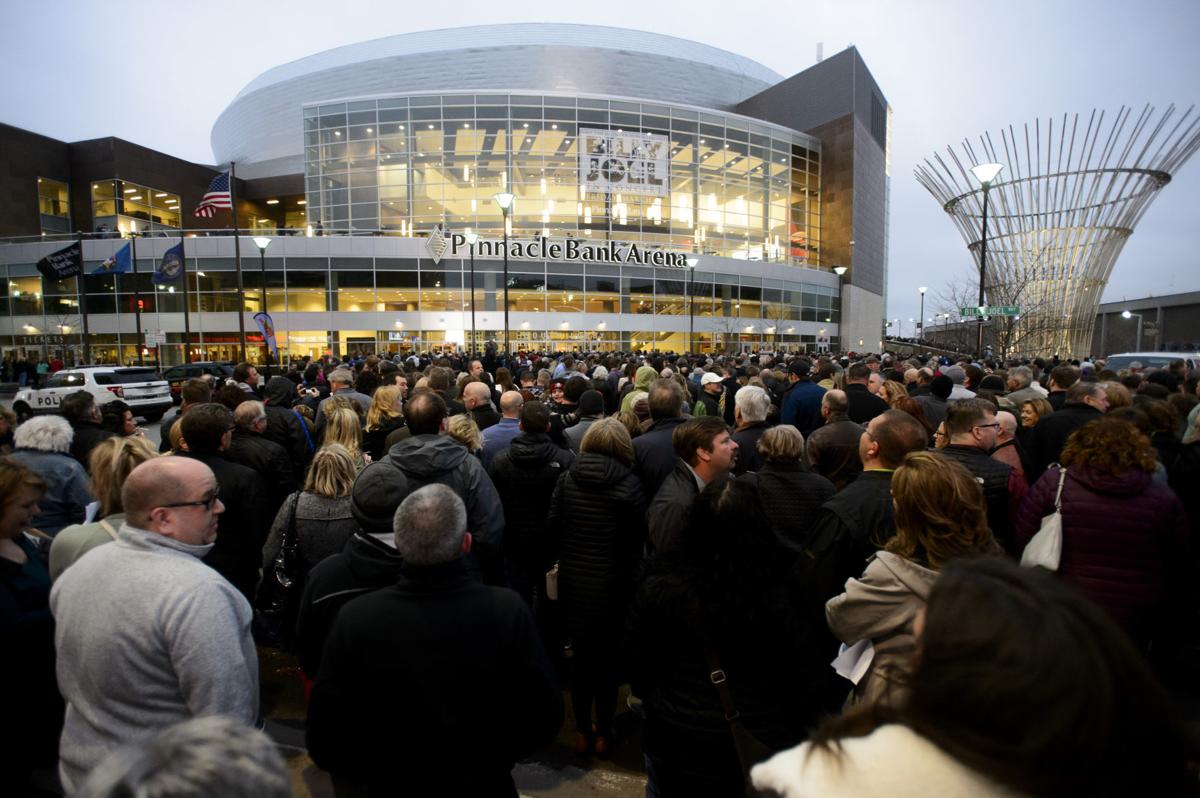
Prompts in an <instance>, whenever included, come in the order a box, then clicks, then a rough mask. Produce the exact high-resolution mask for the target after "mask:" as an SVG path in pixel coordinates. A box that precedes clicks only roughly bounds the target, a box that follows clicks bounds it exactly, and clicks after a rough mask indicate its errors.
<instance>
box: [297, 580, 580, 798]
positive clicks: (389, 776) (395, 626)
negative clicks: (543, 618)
mask: <svg viewBox="0 0 1200 798" xmlns="http://www.w3.org/2000/svg"><path fill="white" fill-rule="evenodd" d="M561 723H562V694H561V693H560V692H559V689H558V686H557V684H556V683H555V678H554V670H553V668H552V666H551V664H550V661H549V658H548V657H547V656H546V652H545V650H544V649H543V647H542V643H541V640H540V639H539V638H538V633H537V629H536V628H535V626H534V620H533V616H532V615H531V614H530V612H529V610H528V609H527V608H526V607H525V605H524V603H523V602H522V601H521V599H520V597H519V596H518V595H517V594H516V593H514V592H513V591H511V590H508V589H505V588H495V587H485V586H484V585H481V584H479V583H478V581H476V580H475V579H474V578H473V577H472V576H471V575H470V572H469V568H468V566H467V563H466V562H465V561H464V559H463V558H461V557H460V558H458V559H456V560H451V561H450V562H448V563H442V564H440V565H434V566H430V567H426V568H409V567H404V568H403V569H402V571H401V575H400V581H399V583H398V584H395V585H393V586H391V587H387V588H384V589H382V590H377V591H375V592H372V593H369V594H367V595H365V596H361V597H359V598H356V599H354V600H353V601H351V602H350V603H349V604H347V605H346V606H344V607H342V609H341V611H340V612H339V613H338V616H337V619H336V620H335V621H334V624H333V629H332V631H331V632H330V635H329V641H328V643H327V644H326V646H325V651H324V654H323V656H322V658H321V668H320V671H319V672H318V675H317V680H316V684H315V685H314V687H313V692H312V700H311V702H310V703H309V707H308V734H307V742H308V751H309V754H310V755H311V756H312V758H313V761H314V762H315V763H316V764H317V765H318V766H319V767H321V768H323V769H325V770H328V771H330V772H331V773H333V774H334V775H336V776H339V777H342V778H344V779H347V780H349V781H351V782H357V783H358V784H359V785H360V786H361V787H362V788H364V789H365V793H366V795H368V796H393V795H401V794H403V795H445V796H460V795H461V796H468V795H470V796H476V795H478V796H502V795H507V796H513V798H515V796H516V794H517V793H516V789H515V788H514V786H513V782H512V776H511V775H510V771H511V770H512V767H513V765H515V764H516V763H517V762H518V761H520V760H521V759H524V758H525V757H527V756H529V755H530V754H532V753H533V752H534V751H536V750H537V749H538V748H540V747H541V746H542V745H544V744H546V743H548V742H549V741H550V740H552V739H554V735H555V733H556V732H557V731H558V729H559V725H560V724H561ZM488 730H492V733H489V732H488ZM480 734H484V735H485V736H486V737H487V740H486V744H474V745H471V750H470V755H469V756H468V757H466V758H465V759H464V751H463V742H464V741H466V740H477V741H478V739H479V735H480Z"/></svg>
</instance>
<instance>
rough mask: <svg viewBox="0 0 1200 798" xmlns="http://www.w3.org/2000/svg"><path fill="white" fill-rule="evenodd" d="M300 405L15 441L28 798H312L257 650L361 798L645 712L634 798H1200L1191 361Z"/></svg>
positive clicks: (2, 478)
mask: <svg viewBox="0 0 1200 798" xmlns="http://www.w3.org/2000/svg"><path fill="white" fill-rule="evenodd" d="M278 372H279V373H276V374H275V375H271V376H268V375H265V374H260V373H259V371H258V369H257V368H256V367H255V366H254V365H252V364H250V363H241V364H238V365H237V366H236V367H235V368H234V370H233V376H232V378H230V379H229V380H227V381H224V382H221V381H215V380H213V379H212V378H211V377H208V378H202V379H193V380H190V381H188V382H186V383H185V384H184V385H183V386H182V389H181V403H180V405H179V407H178V409H177V411H175V412H172V413H171V414H169V415H168V416H167V417H166V418H164V419H163V420H162V422H161V427H160V433H161V436H160V439H161V445H160V446H159V447H158V449H157V450H156V449H155V447H154V446H153V445H152V444H151V443H149V442H148V439H147V437H146V436H145V435H144V434H143V432H144V431H143V430H142V429H141V428H139V427H138V426H137V422H136V419H135V418H134V417H133V414H132V412H131V411H130V410H129V408H128V407H127V406H125V405H124V404H123V403H122V402H120V401H119V400H118V401H113V402H108V403H106V404H103V405H97V404H96V401H95V398H94V397H93V396H92V395H91V394H88V393H86V392H79V393H77V394H74V395H71V396H68V397H66V398H64V399H63V401H62V403H61V406H60V408H59V411H58V413H57V414H55V415H41V416H35V417H34V418H32V419H30V420H28V421H25V422H24V423H22V424H20V425H17V423H16V419H15V418H12V417H11V414H7V413H5V414H3V417H2V418H0V432H5V433H6V434H4V435H0V501H2V506H0V624H2V625H3V637H4V640H5V643H6V651H7V652H8V656H6V657H4V658H2V659H0V661H3V662H4V665H3V671H2V673H0V684H3V685H5V687H6V688H7V692H8V698H9V705H10V707H11V710H10V713H9V715H8V717H9V724H8V725H9V731H10V732H15V734H14V735H13V737H12V739H11V741H10V743H9V744H7V745H5V746H3V747H0V751H3V753H0V758H2V759H3V762H2V764H0V774H3V775H0V779H3V781H4V783H5V785H6V788H5V790H4V792H5V794H12V795H21V794H26V793H28V794H54V793H55V792H56V791H61V792H62V793H64V794H67V795H86V796H118V795H140V794H156V795H171V794H184V793H183V792H171V791H170V787H169V786H167V787H164V786H163V785H164V784H166V785H170V784H171V783H175V784H178V785H180V787H179V789H180V790H181V791H182V790H184V789H187V790H190V791H189V792H186V794H188V795H223V796H224V795H286V794H288V787H287V774H286V770H285V769H284V767H283V763H282V759H281V758H280V756H279V754H278V753H277V752H276V751H274V750H273V748H272V746H271V745H270V744H269V741H267V740H266V738H265V737H264V735H263V733H262V732H261V731H256V729H261V727H262V717H261V708H260V703H259V689H260V676H259V664H258V663H259V660H258V656H259V649H260V648H261V647H263V646H271V647H276V648H280V649H282V650H283V651H285V652H287V653H288V654H290V655H293V656H295V657H296V659H297V661H298V662H299V666H300V670H301V672H302V674H303V680H304V689H305V698H306V701H307V711H308V717H307V724H306V730H305V733H306V738H307V750H308V754H309V755H310V756H311V758H312V760H313V762H314V763H315V764H316V765H317V766H318V767H320V768H322V769H324V770H325V771H327V772H328V773H329V774H330V776H331V778H332V780H333V783H334V785H335V788H336V790H337V792H338V793H339V794H345V795H360V794H365V795H396V794H411V795H464V796H468V795H469V796H491V795H507V796H513V795H515V794H516V791H515V787H514V783H513V779H512V776H511V771H512V769H513V767H514V765H515V764H516V763H517V762H519V761H521V760H522V759H525V758H527V757H529V756H530V755H532V754H534V753H535V752H537V751H538V750H539V749H541V748H543V747H544V746H545V745H547V744H548V743H549V742H550V741H551V740H553V739H554V738H555V736H556V735H557V734H559V732H560V729H561V727H562V724H563V721H564V717H570V718H573V727H574V728H573V731H572V732H571V734H572V736H571V737H570V745H571V746H572V747H573V751H574V754H576V755H578V756H579V757H580V758H581V759H586V758H590V757H609V756H611V755H612V752H613V751H614V749H616V748H618V747H620V746H623V745H630V744H631V743H630V741H629V740H627V739H625V740H623V739H620V738H619V737H618V736H617V734H616V730H615V729H614V719H615V718H616V716H617V714H618V712H619V711H620V710H621V707H619V703H620V702H619V700H618V699H619V697H620V696H621V695H623V694H625V693H624V692H623V690H624V686H625V685H628V693H627V695H628V699H627V701H625V702H623V703H622V704H621V706H626V705H627V706H628V709H629V710H630V711H632V712H633V713H634V714H635V715H636V716H638V718H639V721H638V722H639V723H640V724H641V725H642V731H643V733H642V743H641V749H642V750H641V751H640V752H639V754H640V755H641V757H642V758H643V759H644V763H645V769H646V779H647V784H646V794H647V795H648V796H661V797H662V798H670V797H671V796H695V795H705V796H725V795H729V796H734V795H745V794H747V792H748V791H757V792H758V794H762V795H772V794H773V795H780V796H810V795H822V796H838V795H847V796H849V795H854V796H872V795H881V796H882V795H914V796H915V795H934V794H944V795H972V796H977V795H996V796H1009V795H1030V796H1050V795H1055V796H1058V795H1064V794H1089V795H1114V796H1115V795H1134V794H1144V795H1188V794H1193V793H1195V792H1196V788H1197V784H1198V783H1200V782H1198V780H1197V779H1198V773H1200V771H1198V770H1197V764H1200V759H1198V753H1200V749H1198V748H1197V745H1196V743H1197V739H1196V736H1195V729H1194V728H1193V726H1192V725H1190V721H1194V720H1195V719H1194V718H1187V717H1185V716H1184V715H1183V714H1181V713H1180V710H1179V708H1178V706H1177V703H1176V702H1175V701H1173V699H1172V698H1169V696H1171V695H1172V694H1176V695H1177V694H1179V693H1180V692H1182V693H1187V694H1192V693H1194V692H1195V683H1196V681H1195V677H1196V676H1197V672H1196V668H1197V665H1198V664H1200V661H1198V660H1197V654H1198V653H1200V635H1198V632H1200V626H1198V625H1197V610H1198V609H1200V604H1198V602H1197V595H1196V591H1195V590H1194V587H1193V586H1194V584H1195V580H1194V578H1193V574H1194V573H1195V567H1196V562H1195V556H1196V555H1195V549H1194V545H1195V541H1196V540H1197V539H1198V538H1197V534H1200V389H1198V382H1200V374H1197V373H1194V372H1193V373H1189V372H1188V370H1187V368H1186V364H1185V363H1184V362H1183V361H1179V362H1178V363H1175V364H1172V365H1171V366H1170V367H1168V368H1164V369H1158V370H1135V371H1122V372H1119V373H1118V372H1114V371H1110V370H1107V369H1106V368H1105V364H1104V363H1103V362H1102V361H1095V362H1092V361H1085V362H1083V363H1077V362H1075V363H1068V362H1059V361H1057V360H1049V361H1043V360H1040V359H1039V360H1033V361H1012V362H996V361H983V362H975V361H973V360H971V358H970V357H968V356H963V357H962V358H960V359H959V361H958V362H951V361H950V360H949V359H948V358H940V359H939V358H920V357H913V358H911V359H907V360H904V359H900V358H898V357H894V356H891V355H887V354H884V355H881V356H876V355H852V354H848V355H845V356H840V357H837V356H821V357H818V358H809V357H807V356H803V355H776V354H774V353H768V352H760V353H757V354H743V355H732V356H707V355H687V354H685V355H675V354H664V353H607V352H606V353H579V352H574V353H569V354H563V353H519V354H517V355H513V356H505V355H503V354H498V353H496V352H495V351H488V352H487V353H485V354H483V355H481V356H478V357H471V356H463V355H461V354H454V353H451V354H447V355H432V354H426V355H421V354H412V355H410V356H407V357H402V356H395V357H393V358H387V357H378V356H369V357H364V358H358V359H353V360H352V359H349V358H346V359H341V360H339V359H336V358H332V357H327V358H323V359H320V360H309V359H305V360H301V361H296V362H293V363H291V364H289V365H287V366H286V367H284V368H282V369H279V370H278ZM1049 519H1053V522H1054V523H1057V524H1061V553H1060V556H1059V557H1058V559H1057V567H1056V568H1053V569H1050V570H1048V569H1046V568H1043V567H1037V568H1033V567H1021V566H1020V565H1019V564H1018V563H1019V562H1020V560H1021V558H1022V554H1023V552H1025V550H1026V548H1027V547H1028V546H1029V545H1030V541H1031V540H1034V539H1035V537H1036V536H1038V535H1039V533H1040V532H1041V530H1043V528H1046V527H1047V526H1048V524H1049ZM564 694H565V696H566V697H567V699H568V701H567V702H566V703H565V702H564ZM567 708H569V709H570V715H569V716H567V715H566V713H565V710H566V709H567ZM482 730H488V731H489V732H491V733H485V735H484V736H483V737H482V738H481V737H480V735H479V732H480V731H482ZM493 730H494V731H493ZM235 740H236V741H238V742H237V745H236V749H235V748H233V747H231V746H232V745H233V743H232V742H231V741H235ZM464 749H469V750H464ZM206 757H208V758H209V760H208V762H209V764H208V768H207V770H206V767H205V758H206ZM235 759H236V760H238V762H237V763H236V764H235V763H234V761H233V760H235ZM48 773H49V774H55V776H56V778H49V779H47V774H48ZM206 773H207V775H206ZM235 774H240V775H236V776H235ZM172 780H174V782H172ZM143 788H144V789H149V790H151V792H140V791H139V790H141V789H143ZM155 790H158V791H157V792H156V791H155ZM39 791H40V792H39Z"/></svg>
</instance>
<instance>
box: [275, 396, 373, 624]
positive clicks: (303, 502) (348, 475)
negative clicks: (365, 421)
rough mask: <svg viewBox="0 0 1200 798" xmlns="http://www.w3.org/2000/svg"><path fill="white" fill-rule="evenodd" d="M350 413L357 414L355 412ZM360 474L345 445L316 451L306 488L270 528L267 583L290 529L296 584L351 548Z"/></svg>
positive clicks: (289, 501) (294, 496)
mask: <svg viewBox="0 0 1200 798" xmlns="http://www.w3.org/2000/svg"><path fill="white" fill-rule="evenodd" d="M336 412H341V409H339V410H338V411H336ZM347 412H349V413H350V414H351V415H353V414H354V411H352V410H347ZM330 420H332V418H331V419H330ZM357 475H358V467H357V465H356V462H355V457H354V456H353V455H352V454H351V453H350V450H349V449H347V448H346V447H345V446H343V445H341V444H340V443H327V444H326V445H325V446H322V447H321V448H320V449H319V450H317V453H316V454H315V455H313V459H312V463H311V464H310V465H309V467H308V474H307V476H305V478H304V488H303V489H302V490H300V491H297V492H296V493H293V494H292V495H290V496H288V497H287V499H286V500H284V502H283V506H282V507H280V508H279V512H278V513H277V514H276V516H275V521H274V523H272V524H271V532H270V534H269V535H268V536H267V542H266V544H265V545H264V546H263V551H262V554H263V559H262V563H263V566H262V567H263V579H264V580H267V579H273V578H274V570H275V557H276V556H277V555H278V554H279V549H280V547H281V546H282V545H283V537H284V534H285V532H286V531H287V530H288V529H289V528H290V529H293V530H294V533H293V534H294V535H295V539H296V544H297V551H298V552H299V557H298V558H297V559H298V560H299V563H298V565H299V570H298V571H297V572H295V573H293V572H291V571H290V570H289V572H288V576H290V577H291V578H293V579H301V580H303V579H304V577H305V576H306V575H307V573H308V571H309V569H311V568H312V567H313V566H314V565H316V564H317V563H319V562H320V561H321V560H323V559H325V558H326V557H328V556H330V555H332V554H338V553H340V552H341V551H342V549H344V548H346V541H348V540H349V539H350V537H351V536H352V535H354V533H355V531H357V530H358V521H356V520H355V519H354V515H353V513H352V512H351V502H350V490H351V488H353V487H354V478H355V477H356V476H357ZM298 592H299V591H297V593H298ZM294 620H295V619H294V618H291V619H285V620H284V621H283V623H282V624H281V628H282V629H284V630H286V631H288V632H290V630H292V629H293V628H295V623H294Z"/></svg>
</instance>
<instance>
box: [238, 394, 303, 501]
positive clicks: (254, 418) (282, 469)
mask: <svg viewBox="0 0 1200 798" xmlns="http://www.w3.org/2000/svg"><path fill="white" fill-rule="evenodd" d="M233 424H234V427H235V429H234V431H233V435H232V436H231V437H230V440H229V445H228V446H227V447H225V459H227V460H229V461H231V462H234V463H237V464H239V465H244V466H246V468H249V469H251V470H252V471H254V472H256V473H257V474H258V475H259V476H261V477H262V479H263V484H264V485H265V486H266V489H267V505H266V507H265V508H264V510H263V513H264V516H265V517H266V518H269V519H271V520H272V521H273V520H274V519H275V514H276V513H278V512H279V508H280V507H282V506H283V500H284V499H286V498H287V497H288V495H289V494H291V493H292V491H294V490H296V488H298V487H299V485H298V484H297V483H296V472H295V471H294V470H293V469H292V461H291V458H290V457H288V453H287V450H285V449H284V448H283V447H282V446H280V445H279V444H278V443H275V442H274V441H270V440H267V438H266V437H265V436H264V435H263V433H264V432H265V431H266V429H267V412H266V409H265V408H264V407H263V403H262V402H259V401H253V402H242V403H241V404H240V405H238V406H237V409H236V410H234V411H233ZM302 468H303V467H302V466H301V469H302ZM301 473H303V470H301Z"/></svg>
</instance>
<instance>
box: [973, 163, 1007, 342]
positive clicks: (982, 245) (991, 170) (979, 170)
mask: <svg viewBox="0 0 1200 798" xmlns="http://www.w3.org/2000/svg"><path fill="white" fill-rule="evenodd" d="M1003 170H1004V165H1003V164H998V163H981V164H976V165H975V166H972V167H971V174H972V175H974V176H975V179H976V180H978V181H979V184H980V185H981V186H983V236H982V237H981V238H980V240H979V307H981V308H982V307H985V306H986V305H985V303H984V298H983V280H984V275H985V274H986V270H987V214H988V191H990V190H991V188H992V183H993V182H994V181H995V179H996V178H997V177H999V176H1000V172H1002V171H1003ZM976 351H977V353H978V355H979V359H980V360H983V315H982V311H980V316H979V335H978V340H977V342H976Z"/></svg>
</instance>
